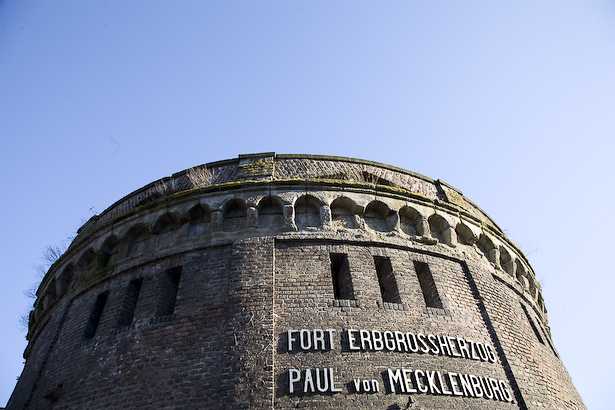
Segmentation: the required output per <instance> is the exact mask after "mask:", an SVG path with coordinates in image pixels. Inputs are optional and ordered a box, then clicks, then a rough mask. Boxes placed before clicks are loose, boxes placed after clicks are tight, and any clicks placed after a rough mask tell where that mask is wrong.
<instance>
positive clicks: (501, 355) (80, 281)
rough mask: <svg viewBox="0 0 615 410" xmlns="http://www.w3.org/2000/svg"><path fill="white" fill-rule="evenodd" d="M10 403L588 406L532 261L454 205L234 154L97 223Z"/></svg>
mask: <svg viewBox="0 0 615 410" xmlns="http://www.w3.org/2000/svg"><path fill="white" fill-rule="evenodd" d="M37 296H38V298H37V301H36V303H35V306H34V310H33V312H32V313H31V315H30V325H29V332H28V340H29V345H28V347H27V349H26V351H25V353H24V356H25V357H26V366H25V368H24V371H23V373H22V375H21V377H20V379H19V382H18V383H17V386H16V387H15V390H14V392H13V395H12V397H11V399H10V401H9V403H8V407H7V408H8V409H22V408H30V409H51V408H54V409H86V408H87V409H125V408H143V409H146V408H147V409H159V408H166V409H188V408H190V409H192V408H276V409H290V408H297V407H300V408H343V409H347V408H382V409H391V410H393V409H402V408H421V409H452V408H472V409H516V408H518V409H539V408H545V409H584V408H585V407H584V405H583V402H582V400H581V398H580V397H579V395H578V393H577V392H576V389H575V387H574V385H573V383H572V380H571V379H570V377H569V375H568V373H567V372H566V370H565V368H564V365H563V364H562V362H561V360H560V359H559V357H558V355H557V351H556V349H555V346H554V345H553V341H552V340H551V338H550V333H549V327H548V321H547V312H546V308H545V304H544V300H543V298H542V294H541V291H540V284H539V283H538V282H537V281H536V279H535V275H534V273H533V270H532V268H531V266H530V265H529V263H528V261H527V259H526V258H525V256H524V255H523V254H522V253H521V251H520V250H519V249H518V248H517V247H516V246H515V245H514V244H513V243H512V242H510V241H509V240H508V239H507V238H506V237H505V235H504V234H503V232H502V231H501V230H500V229H499V228H498V226H497V225H496V224H495V223H494V222H493V221H492V220H491V219H490V218H489V216H488V215H486V214H485V213H484V212H483V211H482V210H481V209H480V208H478V207H477V206H476V205H474V204H473V203H472V202H471V201H469V200H468V199H466V198H465V197H464V196H463V195H462V194H461V192H460V191H458V190H456V189H455V188H452V187H450V186H448V185H447V184H445V183H443V182H441V181H434V180H431V179H429V178H426V177H423V176H421V175H418V174H414V173H412V172H409V171H405V170H401V169H398V168H394V167H389V166H386V165H382V164H377V163H372V162H368V161H361V160H353V159H349V158H337V157H317V156H301V155H276V154H274V153H265V154H255V155H242V156H240V157H239V158H238V159H236V160H226V161H220V162H216V163H212V164H207V165H204V166H201V167H195V168H192V169H190V170H186V171H182V172H180V173H177V174H175V175H173V176H172V177H169V178H164V179H162V180H160V181H156V182H154V183H152V184H150V185H148V186H147V187H144V188H142V189H140V190H138V191H135V192H134V193H132V194H130V195H128V196H127V197H125V198H123V199H121V200H120V201H118V202H117V203H115V204H114V205H112V206H111V207H110V208H109V209H107V210H105V211H104V212H103V213H102V214H101V215H99V216H96V217H94V218H92V219H91V220H90V221H88V222H87V223H86V224H85V225H84V226H83V227H82V228H81V229H80V232H79V235H78V236H77V238H76V239H75V240H74V241H73V243H72V244H71V246H70V247H69V249H68V250H67V252H66V253H65V254H64V255H63V256H62V257H61V258H60V259H59V260H58V261H57V262H56V263H55V264H54V265H53V266H52V267H51V269H50V270H49V272H48V273H47V275H46V276H45V278H44V280H43V282H42V283H41V285H40V288H39V290H38V292H37Z"/></svg>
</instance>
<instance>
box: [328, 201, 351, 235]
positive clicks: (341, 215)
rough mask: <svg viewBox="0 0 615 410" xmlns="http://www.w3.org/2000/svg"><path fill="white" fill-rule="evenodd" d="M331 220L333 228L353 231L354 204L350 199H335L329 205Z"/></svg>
mask: <svg viewBox="0 0 615 410" xmlns="http://www.w3.org/2000/svg"><path fill="white" fill-rule="evenodd" d="M330 208H331V220H332V224H333V225H334V226H338V227H342V228H349V229H354V228H356V226H355V216H354V209H355V203H354V201H353V200H352V199H350V198H346V197H339V198H336V199H335V200H334V201H333V202H332V203H331V207H330Z"/></svg>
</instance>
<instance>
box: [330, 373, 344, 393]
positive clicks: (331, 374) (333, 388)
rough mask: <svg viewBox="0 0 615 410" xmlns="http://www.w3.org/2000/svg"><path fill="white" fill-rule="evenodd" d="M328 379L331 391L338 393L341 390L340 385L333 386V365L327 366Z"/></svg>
mask: <svg viewBox="0 0 615 410" xmlns="http://www.w3.org/2000/svg"><path fill="white" fill-rule="evenodd" d="M329 381H330V384H331V392H332V393H339V392H341V391H342V388H341V387H335V384H334V381H335V379H334V378H333V367H329Z"/></svg>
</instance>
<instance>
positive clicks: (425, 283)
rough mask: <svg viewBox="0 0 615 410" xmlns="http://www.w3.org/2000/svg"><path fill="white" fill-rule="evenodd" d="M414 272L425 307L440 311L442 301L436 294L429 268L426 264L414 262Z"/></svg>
mask: <svg viewBox="0 0 615 410" xmlns="http://www.w3.org/2000/svg"><path fill="white" fill-rule="evenodd" d="M414 270H415V271H416V275H417V276H418V279H419V284H420V285H421V290H422V291H423V297H424V298H425V304H426V305H427V307H431V308H437V309H442V308H443V306H442V300H441V299H440V295H439V294H438V289H437V288H436V283H435V282H434V280H433V276H432V275H431V271H430V270H429V266H428V265H427V264H426V263H423V262H418V261H414Z"/></svg>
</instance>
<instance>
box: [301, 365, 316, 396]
mask: <svg viewBox="0 0 615 410" xmlns="http://www.w3.org/2000/svg"><path fill="white" fill-rule="evenodd" d="M308 388H309V389H310V392H311V393H314V392H315V390H314V380H313V379H312V371H311V370H310V369H305V379H304V380H303V392H304V393H307V392H308Z"/></svg>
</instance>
